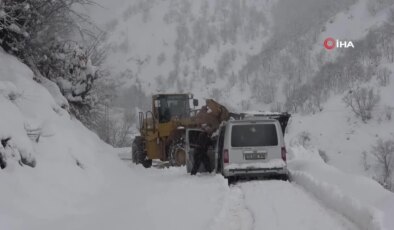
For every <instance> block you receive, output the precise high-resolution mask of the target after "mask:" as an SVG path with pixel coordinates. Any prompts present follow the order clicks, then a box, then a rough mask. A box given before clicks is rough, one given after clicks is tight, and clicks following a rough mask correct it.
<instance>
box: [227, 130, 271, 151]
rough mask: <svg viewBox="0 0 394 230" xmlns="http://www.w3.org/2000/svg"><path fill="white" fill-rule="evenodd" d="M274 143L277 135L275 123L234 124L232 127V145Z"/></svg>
mask: <svg viewBox="0 0 394 230" xmlns="http://www.w3.org/2000/svg"><path fill="white" fill-rule="evenodd" d="M276 145H278V135H277V133H276V126H275V124H251V125H234V126H233V127H232V131H231V146H232V147H255V146H276Z"/></svg>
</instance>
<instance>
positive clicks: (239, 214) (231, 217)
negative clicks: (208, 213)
mask: <svg viewBox="0 0 394 230" xmlns="http://www.w3.org/2000/svg"><path fill="white" fill-rule="evenodd" d="M224 196H225V197H224V201H223V206H222V208H221V210H220V211H219V214H218V215H217V216H216V217H215V218H214V220H213V224H212V225H211V227H210V229H211V230H253V229H254V222H255V217H254V214H253V213H252V212H251V210H250V209H249V208H248V207H247V206H246V205H245V194H244V193H243V191H242V189H241V187H240V186H238V185H235V186H231V187H230V188H229V189H228V190H227V191H226V193H225V194H224Z"/></svg>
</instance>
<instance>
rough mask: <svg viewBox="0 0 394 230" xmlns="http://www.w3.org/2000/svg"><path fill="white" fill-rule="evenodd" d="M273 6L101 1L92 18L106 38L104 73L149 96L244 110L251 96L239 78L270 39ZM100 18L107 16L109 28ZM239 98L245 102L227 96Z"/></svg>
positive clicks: (180, 0) (217, 0)
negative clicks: (183, 95) (180, 96)
mask: <svg viewBox="0 0 394 230" xmlns="http://www.w3.org/2000/svg"><path fill="white" fill-rule="evenodd" d="M99 2H100V1H99ZM274 3H275V1H271V0H264V1H255V0H247V1H223V0H215V1H207V0H199V1H189V0H188V1H185V0H166V1H156V0H150V1H123V2H122V1H118V3H117V4H113V5H109V4H108V3H105V1H102V4H103V5H104V7H105V8H104V9H105V10H103V9H97V11H98V12H94V13H92V16H93V19H95V18H98V19H97V20H96V21H98V22H99V23H102V25H103V26H102V27H103V28H104V29H105V30H106V31H108V33H107V38H106V40H105V41H106V43H107V44H108V46H109V51H108V54H109V55H108V57H107V61H106V66H107V68H108V69H109V70H111V72H112V76H115V77H116V78H117V79H121V80H122V82H125V83H126V84H125V86H126V87H127V86H131V85H137V86H138V87H140V88H141V89H142V90H143V91H144V92H146V94H147V95H149V94H151V93H157V92H191V93H194V94H195V95H196V96H197V97H200V98H216V99H218V100H220V99H221V100H222V101H224V103H226V104H228V105H229V106H233V107H242V103H247V102H246V101H247V99H248V98H250V97H251V94H250V92H249V90H248V88H249V86H242V87H241V86H239V85H238V84H237V83H238V82H239V81H240V79H238V76H239V75H238V73H239V72H240V71H241V70H242V68H243V67H244V65H245V64H246V63H247V62H248V60H249V57H250V56H252V55H256V54H257V53H258V52H260V50H261V49H262V47H263V44H264V43H265V42H266V41H267V40H268V38H269V37H270V32H269V31H270V30H271V27H272V22H271V17H270V8H271V7H272V5H273V4H274ZM104 12H109V14H108V20H107V21H106V22H103V20H102V17H101V15H102V13H104ZM240 91H243V92H244V96H242V97H231V95H232V94H239V92H240ZM229 98H231V100H228V99H229ZM230 102H231V103H230Z"/></svg>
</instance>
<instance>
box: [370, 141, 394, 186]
mask: <svg viewBox="0 0 394 230" xmlns="http://www.w3.org/2000/svg"><path fill="white" fill-rule="evenodd" d="M372 154H373V155H374V156H375V158H376V160H377V162H378V165H379V166H380V167H379V169H380V173H381V178H379V182H380V183H382V184H383V186H385V187H386V188H387V189H389V190H393V189H394V183H393V180H392V179H393V169H394V141H393V140H386V141H383V140H382V139H379V140H378V141H377V143H376V145H375V146H373V147H372Z"/></svg>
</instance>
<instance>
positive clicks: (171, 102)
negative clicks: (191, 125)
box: [158, 95, 190, 123]
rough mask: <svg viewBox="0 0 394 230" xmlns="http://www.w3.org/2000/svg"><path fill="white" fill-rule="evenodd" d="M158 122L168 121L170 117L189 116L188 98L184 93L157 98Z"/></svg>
mask: <svg viewBox="0 0 394 230" xmlns="http://www.w3.org/2000/svg"><path fill="white" fill-rule="evenodd" d="M159 101H160V102H159V104H160V107H159V108H158V111H159V121H160V123H164V122H169V121H170V120H171V119H172V118H175V117H176V118H185V117H189V111H190V105H189V98H188V97H186V96H184V95H170V96H163V97H160V98H159Z"/></svg>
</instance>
